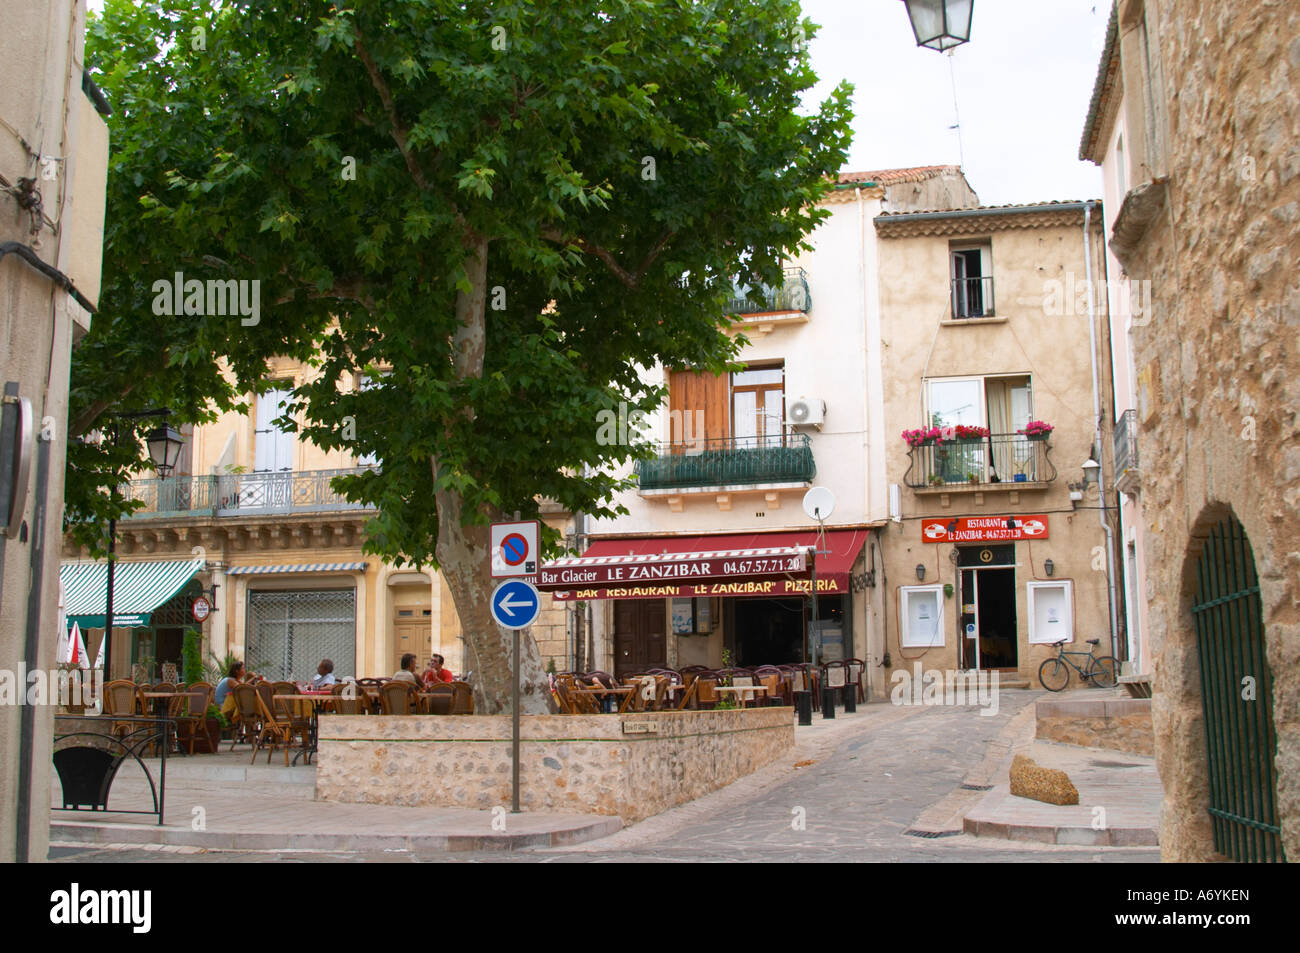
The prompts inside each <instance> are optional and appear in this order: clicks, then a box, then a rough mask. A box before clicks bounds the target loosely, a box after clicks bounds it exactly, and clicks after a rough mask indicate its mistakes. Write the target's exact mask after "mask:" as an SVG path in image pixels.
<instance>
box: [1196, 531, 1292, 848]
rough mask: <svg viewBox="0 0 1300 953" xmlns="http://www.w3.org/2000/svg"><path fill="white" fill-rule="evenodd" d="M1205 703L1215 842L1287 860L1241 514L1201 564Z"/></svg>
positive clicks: (1267, 676) (1264, 660)
mask: <svg viewBox="0 0 1300 953" xmlns="http://www.w3.org/2000/svg"><path fill="white" fill-rule="evenodd" d="M1196 573H1197V588H1196V604H1195V605H1194V606H1192V614H1193V617H1194V618H1195V620H1196V636H1197V646H1198V649H1199V653H1200V661H1201V705H1202V708H1203V711H1204V714H1205V740H1206V749H1207V754H1208V760H1209V770H1210V817H1211V820H1212V823H1213V826H1214V847H1215V850H1217V851H1218V852H1219V853H1221V854H1223V855H1225V856H1227V857H1231V858H1232V859H1233V860H1237V861H1268V862H1278V861H1281V862H1285V860H1286V856H1285V854H1284V852H1283V850H1282V838H1281V828H1280V827H1279V824H1278V816H1277V797H1276V790H1277V783H1276V777H1275V776H1274V772H1273V757H1274V754H1275V753H1276V751H1277V736H1276V734H1275V733H1274V728H1273V678H1272V673H1271V672H1270V670H1269V667H1268V657H1267V655H1266V654H1265V646H1264V623H1263V616H1262V614H1261V607H1260V598H1259V577H1258V576H1257V575H1256V574H1255V556H1254V553H1253V551H1252V550H1251V546H1250V540H1249V539H1247V538H1246V531H1245V529H1244V528H1243V527H1242V525H1241V523H1240V522H1238V521H1237V519H1236V518H1235V517H1229V518H1228V519H1227V520H1225V521H1223V522H1221V523H1219V524H1218V525H1217V526H1215V527H1214V528H1213V529H1212V530H1211V531H1210V538H1209V539H1208V540H1207V541H1206V544H1205V549H1204V551H1203V552H1202V553H1201V556H1200V559H1199V560H1198V561H1197V564H1196Z"/></svg>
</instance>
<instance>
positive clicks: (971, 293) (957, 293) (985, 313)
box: [952, 275, 996, 320]
mask: <svg viewBox="0 0 1300 953" xmlns="http://www.w3.org/2000/svg"><path fill="white" fill-rule="evenodd" d="M995 313H996V312H995V311H994V310H993V277H992V276H991V275H990V276H987V277H984V278H954V279H953V280H952V316H953V319H954V320H957V319H961V318H991V317H993V315H994V314H995Z"/></svg>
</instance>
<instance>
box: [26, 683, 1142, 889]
mask: <svg viewBox="0 0 1300 953" xmlns="http://www.w3.org/2000/svg"><path fill="white" fill-rule="evenodd" d="M1041 694H1042V693H1041V692H1028V691H1008V692H1002V693H1001V696H1000V704H999V706H998V711H997V713H996V714H995V715H992V716H984V715H981V714H980V709H978V708H976V707H969V706H968V707H929V708H921V707H895V706H892V705H883V704H880V705H869V706H863V707H862V708H860V709H859V711H858V713H857V714H856V715H850V716H844V715H843V714H841V716H840V717H839V718H837V719H835V720H834V721H822V720H821V719H820V718H815V723H814V726H813V727H812V728H804V729H800V730H799V734H798V740H797V744H796V748H795V749H794V751H793V752H792V754H791V755H790V756H788V757H787V758H784V759H782V761H781V762H780V763H778V764H775V765H771V766H769V767H768V768H765V769H763V770H762V771H759V772H757V773H755V774H754V775H751V776H750V777H748V778H744V779H742V780H741V781H738V782H737V783H735V784H733V785H730V786H729V787H727V788H724V789H723V790H720V791H716V792H714V793H712V794H710V795H708V796H706V797H703V798H700V799H699V800H697V801H694V802H692V803H690V804H687V805H684V806H682V807H680V808H677V809H675V810H672V811H668V812H665V813H664V814H660V815H658V816H657V817H653V818H650V819H648V820H646V821H643V822H641V823H640V824H636V825H633V826H632V827H629V828H626V829H624V830H622V831H620V832H618V833H617V834H613V835H611V836H609V837H605V838H602V839H600V840H595V841H590V842H588V843H585V844H581V845H576V846H573V847H567V848H558V849H545V850H542V849H538V850H527V851H517V852H511V853H505V852H475V853H469V852H465V853H460V852H457V853H445V852H433V851H429V852H423V851H411V852H408V851H382V852H373V851H371V852H367V851H358V852H346V853H343V852H338V853H334V852H330V853H325V852H313V851H274V852H246V851H202V850H197V849H195V848H174V847H164V848H159V847H151V848H148V849H142V848H139V847H132V848H129V849H127V848H121V849H114V848H85V847H80V846H66V847H65V846H56V847H54V848H52V849H51V853H50V859H51V860H53V861H64V862H73V863H86V862H102V861H107V862H121V861H144V862H148V863H157V862H163V863H166V862H172V861H185V862H194V861H197V860H201V861H210V862H217V863H222V862H238V861H251V860H258V861H266V860H271V859H274V860H278V861H285V862H316V861H329V862H357V861H370V862H375V861H379V862H408V863H409V862H417V863H418V862H512V863H530V862H531V863H537V862H547V863H593V862H620V861H630V862H637V863H645V862H665V863H672V862H682V861H702V862H730V863H735V862H755V861H778V862H821V861H875V862H890V861H902V862H921V863H936V862H937V863H943V862H969V861H974V862H989V861H992V862H1037V863H1042V862H1045V861H1051V862H1152V861H1158V860H1159V859H1160V855H1159V850H1158V849H1156V848H1093V847H1065V846H1052V845H1045V844H1043V845H1039V844H1026V843H1019V842H1017V843H1011V842H1006V841H999V840H990V839H987V838H975V837H972V836H970V835H965V834H960V835H955V836H945V837H940V838H934V839H930V838H922V837H916V836H912V835H908V834H905V833H904V832H905V831H906V830H908V829H909V827H911V825H912V824H913V822H914V821H915V820H916V819H917V818H918V817H920V816H921V815H922V814H923V813H926V814H927V817H932V816H933V815H934V813H935V812H934V811H933V810H931V811H930V812H928V813H927V812H926V809H927V808H931V807H933V806H934V805H938V804H939V803H940V802H944V803H953V802H954V801H953V796H954V794H955V793H956V794H960V793H963V792H961V784H962V782H963V779H965V778H967V776H968V775H970V776H973V777H978V776H980V775H981V774H982V773H986V772H987V770H988V765H989V764H990V763H991V761H990V760H989V759H992V758H996V757H1000V756H1001V755H1002V754H1003V753H1005V751H1006V739H1007V737H1008V736H1009V735H1010V734H1011V733H1013V732H1018V733H1019V734H1020V736H1022V737H1023V733H1024V731H1025V728H1026V726H1029V730H1030V731H1032V722H1031V721H1030V720H1029V719H1028V717H1027V716H1028V715H1029V712H1028V711H1024V712H1023V714H1022V715H1021V717H1020V718H1018V719H1016V715H1017V713H1021V712H1022V710H1024V709H1025V706H1027V705H1032V702H1033V701H1035V700H1036V699H1037V698H1038V697H1040V695H1041ZM1013 719H1015V720H1014V721H1013ZM986 755H987V756H988V757H987V758H986ZM957 800H958V801H960V797H958V799H957ZM972 803H973V802H972ZM939 813H940V814H942V813H943V812H942V810H941V811H940V812H939ZM939 826H943V825H939ZM957 826H958V827H959V826H960V824H959V823H958V824H957Z"/></svg>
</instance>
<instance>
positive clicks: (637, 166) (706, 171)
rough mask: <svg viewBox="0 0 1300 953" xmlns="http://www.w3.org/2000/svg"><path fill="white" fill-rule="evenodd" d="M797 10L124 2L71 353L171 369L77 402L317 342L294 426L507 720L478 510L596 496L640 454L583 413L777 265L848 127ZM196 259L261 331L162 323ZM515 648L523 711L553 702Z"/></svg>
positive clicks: (105, 36)
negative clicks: (102, 217) (329, 464)
mask: <svg viewBox="0 0 1300 953" xmlns="http://www.w3.org/2000/svg"><path fill="white" fill-rule="evenodd" d="M814 29H815V28H814V26H813V25H812V24H811V23H808V22H806V21H803V20H802V19H801V17H800V14H799V5H798V3H797V2H796V0H761V2H760V0H716V2H712V3H701V2H692V0H670V2H645V0H566V2H563V3H537V2H533V0H514V2H510V0H494V2H490V3H489V2H474V0H462V2H452V0H355V2H352V3H349V4H343V3H331V2H321V0H232V2H224V3H219V4H214V3H211V2H209V3H201V2H197V0H196V2H189V3H186V2H180V0H160V2H155V3H146V4H144V5H143V6H142V7H139V8H135V9H134V10H133V9H132V6H131V5H128V4H126V3H124V2H119V0H110V2H109V3H108V7H107V9H106V13H105V16H104V18H103V19H102V20H101V21H99V23H97V24H96V26H95V27H94V28H93V29H92V36H93V38H94V42H93V43H92V52H93V54H94V55H93V57H92V62H93V63H94V65H95V66H96V67H97V68H98V70H99V71H100V73H99V75H100V76H102V80H101V85H103V86H104V87H105V88H106V90H107V91H108V93H109V98H110V101H116V100H117V98H118V97H120V98H121V100H122V101H124V102H125V104H126V106H127V110H126V115H125V116H124V118H123V122H122V123H121V125H120V127H114V128H113V134H114V137H115V138H114V144H115V148H118V149H125V150H126V152H125V156H126V157H123V158H122V159H121V161H118V162H115V164H114V167H113V170H112V175H113V182H112V183H111V185H110V189H111V192H112V193H113V195H115V196H117V197H118V199H119V201H118V203H117V204H113V202H112V201H110V223H109V238H110V242H109V244H110V245H113V246H114V247H113V248H112V249H111V251H107V252H106V255H107V257H106V268H105V272H106V279H107V281H108V286H107V287H106V291H111V294H108V295H106V298H107V300H108V303H109V305H110V306H112V307H113V308H114V309H116V310H115V311H114V312H113V316H112V317H111V318H110V319H109V321H110V324H111V326H110V327H109V328H108V330H107V331H106V332H105V333H104V334H103V336H102V337H101V338H96V337H95V332H94V331H92V334H91V339H90V340H89V342H88V343H89V344H90V348H88V349H87V350H86V351H85V352H84V356H85V357H87V358H90V357H93V355H95V354H96V353H104V352H106V351H112V350H114V349H116V350H118V351H125V353H126V354H127V355H128V356H129V357H130V358H131V359H136V358H137V357H138V358H140V359H144V360H147V359H149V358H150V357H151V356H152V357H154V358H156V357H157V356H158V354H159V353H161V352H162V351H163V350H165V351H166V358H165V361H163V362H162V364H163V365H164V366H165V368H166V370H165V372H164V373H160V374H158V375H156V376H155V378H154V379H153V380H152V381H150V382H147V383H145V384H140V383H138V380H139V378H138V375H134V374H132V372H131V363H130V360H124V361H123V362H122V363H121V364H119V365H118V366H117V367H116V368H115V369H114V370H113V371H112V373H108V372H105V373H102V374H95V373H92V372H90V371H86V372H87V373H90V377H88V378H87V380H86V381H85V384H84V390H85V394H84V396H83V399H82V400H81V401H80V403H79V404H78V405H77V407H76V409H75V410H74V413H78V412H79V413H81V414H82V416H83V418H84V419H83V420H82V421H81V423H82V425H83V426H90V425H92V424H94V422H95V419H96V417H95V412H96V411H98V413H99V415H100V416H99V418H98V419H99V420H100V421H101V422H102V414H103V413H104V412H106V411H108V410H111V408H112V407H113V406H115V405H121V403H122V401H123V399H124V398H122V397H121V396H120V392H121V390H122V385H123V384H125V383H130V382H132V381H135V382H137V383H136V385H135V386H136V387H137V390H135V391H134V392H132V394H131V399H133V400H137V401H138V400H141V399H145V398H147V399H148V400H152V401H156V402H167V403H168V404H169V406H173V407H177V408H181V412H182V413H183V414H185V415H188V416H189V417H191V418H193V419H200V418H201V417H202V415H203V414H205V413H206V414H211V413H212V412H214V408H216V407H218V406H225V405H229V404H233V403H234V402H237V400H238V395H239V393H241V392H243V391H246V390H247V389H251V388H256V387H265V386H266V373H265V362H266V359H267V358H269V357H270V356H272V355H284V354H287V355H291V356H296V357H298V358H300V359H301V360H304V361H306V362H308V363H310V364H311V365H312V366H313V370H312V373H311V375H309V376H310V379H309V380H307V381H305V382H304V383H303V384H302V385H301V386H299V387H298V388H297V389H296V391H295V392H294V397H293V402H292V406H291V407H289V409H288V411H287V414H286V420H287V419H288V418H289V417H296V418H297V419H299V420H300V421H301V423H300V425H299V426H300V430H301V433H302V434H303V436H304V437H305V438H306V439H309V440H311V441H312V442H314V443H315V444H317V445H319V446H321V447H323V448H326V449H339V448H342V449H347V450H350V451H352V452H353V453H355V454H357V455H358V456H361V455H367V454H369V455H373V456H375V457H377V458H378V459H379V460H380V466H378V467H376V468H374V469H373V470H369V471H366V472H363V473H360V474H356V475H351V476H345V477H339V478H337V479H336V482H335V485H336V487H337V488H338V489H339V490H341V491H342V492H344V493H345V494H346V495H347V496H348V497H349V498H350V499H353V500H356V501H363V502H366V503H369V504H373V505H375V506H376V507H377V509H378V514H377V516H376V517H375V519H374V520H373V521H372V523H371V525H370V527H369V530H368V535H367V540H366V547H367V550H368V551H369V552H372V553H375V554H378V555H381V556H383V557H385V558H387V559H391V560H394V561H396V562H399V563H408V562H409V563H413V564H419V565H425V566H436V567H437V568H439V569H440V570H441V572H442V573H443V575H444V577H445V578H446V580H447V584H448V587H449V589H450V591H451V593H452V596H453V599H454V601H455V606H456V611H457V615H458V617H459V620H460V624H461V626H462V629H463V632H464V637H465V641H466V644H467V646H468V649H469V653H470V659H471V662H470V664H471V665H472V667H473V669H474V671H475V672H476V673H477V674H476V679H475V681H476V691H478V693H479V695H478V701H479V705H480V708H479V710H480V711H486V712H489V713H491V712H497V711H502V710H505V709H507V708H508V706H509V698H510V664H509V663H510V659H509V652H508V650H509V646H510V642H511V640H510V638H509V634H508V633H506V632H505V631H503V630H500V629H499V628H498V627H497V626H496V625H495V624H494V623H493V622H492V619H491V615H490V609H489V604H488V600H489V596H490V593H491V590H492V581H491V580H490V578H489V571H488V567H489V552H488V523H489V522H491V521H493V520H496V519H501V518H504V517H510V516H513V515H514V514H515V513H519V514H521V515H522V516H523V517H524V518H530V517H534V516H536V515H537V514H538V513H539V507H540V505H541V502H542V501H544V500H551V501H555V502H557V503H559V504H560V505H561V506H562V507H564V508H565V509H567V510H569V511H572V512H583V513H587V514H591V515H593V516H598V517H599V516H611V515H614V514H615V513H616V512H618V510H619V507H618V506H617V504H616V502H615V494H616V493H617V491H619V490H620V489H623V488H625V486H626V481H622V480H620V479H618V478H617V477H616V476H615V475H614V474H615V473H616V470H617V465H618V464H619V463H621V462H625V461H626V460H627V459H628V457H629V456H630V455H632V454H633V453H635V452H639V451H637V450H636V448H634V447H631V446H626V445H617V444H610V443H609V442H608V441H606V440H604V439H603V435H602V433H601V428H600V425H599V418H598V414H599V413H600V411H602V410H614V411H618V410H619V408H620V405H624V406H625V412H626V413H631V412H634V411H637V410H640V411H652V410H654V409H655V408H656V407H658V406H659V405H660V404H661V403H662V401H663V399H664V396H665V395H664V393H663V388H662V387H659V386H655V385H651V384H648V383H646V381H645V380H644V378H645V374H644V373H643V371H644V369H645V368H648V367H652V366H654V365H656V364H663V365H667V366H691V367H697V368H703V369H709V370H713V371H719V370H722V369H723V368H725V367H726V366H727V365H728V362H729V361H730V360H731V359H733V358H734V356H735V353H736V344H735V338H734V336H733V335H729V334H728V333H727V331H728V327H729V324H728V319H727V318H726V316H725V315H724V310H725V301H726V299H727V298H728V296H729V295H730V293H731V289H732V287H733V280H734V279H739V280H740V281H742V282H743V283H747V284H751V285H754V286H757V285H760V284H769V285H772V284H778V283H779V282H780V281H781V265H782V262H783V260H786V259H787V258H788V257H789V256H790V255H791V254H792V253H794V252H795V251H797V250H798V249H799V248H801V247H804V246H805V241H806V236H807V235H808V233H809V232H810V231H811V230H812V229H813V228H814V227H815V226H816V224H817V223H818V222H819V221H821V219H822V217H823V216H824V214H825V213H824V212H821V211H819V210H818V209H817V208H816V201H817V200H818V198H820V197H821V196H822V195H823V194H824V192H825V190H826V188H828V184H827V183H828V177H829V176H832V175H833V174H834V173H835V172H836V171H837V170H838V168H839V167H840V165H841V164H842V162H843V161H844V158H845V151H846V149H847V146H848V141H849V130H848V121H849V117H850V113H849V105H848V97H849V93H850V88H849V87H848V86H847V85H841V86H839V87H837V88H836V89H834V90H833V91H832V93H831V94H830V95H829V97H828V98H827V100H826V101H825V102H823V103H820V104H807V103H803V102H802V100H801V97H802V95H803V94H804V93H805V92H806V91H807V90H808V89H809V88H810V87H811V86H812V85H813V84H814V82H815V79H816V77H815V76H814V74H813V72H812V70H811V67H810V64H809V57H808V52H807V39H808V38H809V37H810V36H811V35H812V33H813V31H814ZM200 46H201V47H202V48H201V49H200V48H199V47H200ZM137 78H141V79H142V80H144V81H143V82H142V83H140V84H136V82H135V80H136V79H137ZM121 155H122V153H119V156H121ZM127 157H129V158H127ZM110 263H112V264H113V270H112V274H111V275H110V274H109V272H110V268H109V267H108V265H109V264H110ZM182 270H183V272H184V275H185V277H186V279H191V278H193V279H199V280H204V279H209V278H210V279H221V280H235V281H253V280H256V281H258V282H260V286H259V287H260V289H261V290H260V301H261V313H260V315H259V319H258V322H257V323H256V324H253V325H249V324H248V319H247V317H241V315H239V314H234V315H229V314H228V315H224V316H223V315H213V314H207V313H205V314H198V315H188V314H187V315H173V316H171V317H166V318H161V317H159V316H158V315H157V314H155V313H154V312H156V311H157V310H158V308H157V306H156V304H155V303H154V301H153V298H152V295H151V293H150V292H151V288H152V286H153V283H154V282H156V281H157V280H159V279H165V278H170V277H171V276H172V275H173V274H174V273H175V272H177V271H182ZM105 310H107V308H106V309H105ZM98 320H102V319H97V321H98ZM83 370H84V369H83ZM74 373H76V371H74ZM114 375H116V377H115V376H114ZM173 392H174V393H175V394H178V395H179V398H178V399H173ZM101 404H102V407H101V406H100V405H101ZM79 452H83V453H85V454H88V455H92V456H91V459H90V460H89V461H88V462H87V463H86V464H85V466H86V473H88V474H90V473H102V472H104V470H103V468H101V469H100V470H98V471H97V470H95V469H94V464H95V461H96V459H98V460H99V461H100V463H101V464H102V463H103V458H102V457H100V458H94V457H93V453H95V452H102V451H100V450H98V448H82V449H81V451H79ZM85 482H87V483H93V482H94V481H93V479H87V480H86V481H85ZM102 489H103V484H102V482H101V487H100V491H101V492H100V495H99V496H98V497H97V498H96V500H97V502H95V503H92V504H88V505H87V509H86V511H87V512H91V511H93V512H99V513H102V512H104V510H105V508H106V507H109V506H111V505H112V504H111V501H110V502H105V497H104V496H103V493H102ZM95 506H98V507H99V509H98V510H94V507H95ZM546 538H547V545H548V546H550V547H551V548H552V549H554V548H555V547H556V546H557V545H559V543H560V540H559V537H558V532H556V531H554V530H548V531H547V533H546ZM525 645H526V650H525V658H524V666H523V670H522V673H521V677H522V681H523V699H524V702H523V704H524V711H527V712H542V711H546V710H548V709H549V697H550V696H549V692H548V690H547V681H546V677H545V675H544V673H543V670H542V665H541V659H540V657H539V655H538V653H537V649H536V645H535V643H534V642H533V640H532V639H525Z"/></svg>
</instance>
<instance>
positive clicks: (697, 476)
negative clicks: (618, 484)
mask: <svg viewBox="0 0 1300 953" xmlns="http://www.w3.org/2000/svg"><path fill="white" fill-rule="evenodd" d="M658 449H659V452H658V455H657V456H655V457H654V458H653V459H650V460H640V461H638V462H637V464H636V475H637V478H638V480H639V482H640V485H641V489H642V490H665V489H672V488H676V487H692V486H745V485H755V484H761V483H809V482H811V481H812V478H813V477H814V476H815V475H816V473H817V466H816V464H815V463H814V462H813V454H812V447H811V446H810V445H809V440H808V435H807V434H784V435H782V434H778V435H775V436H772V437H727V438H723V439H717V440H698V441H695V442H693V443H672V444H661V445H660V446H659V448H658Z"/></svg>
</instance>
